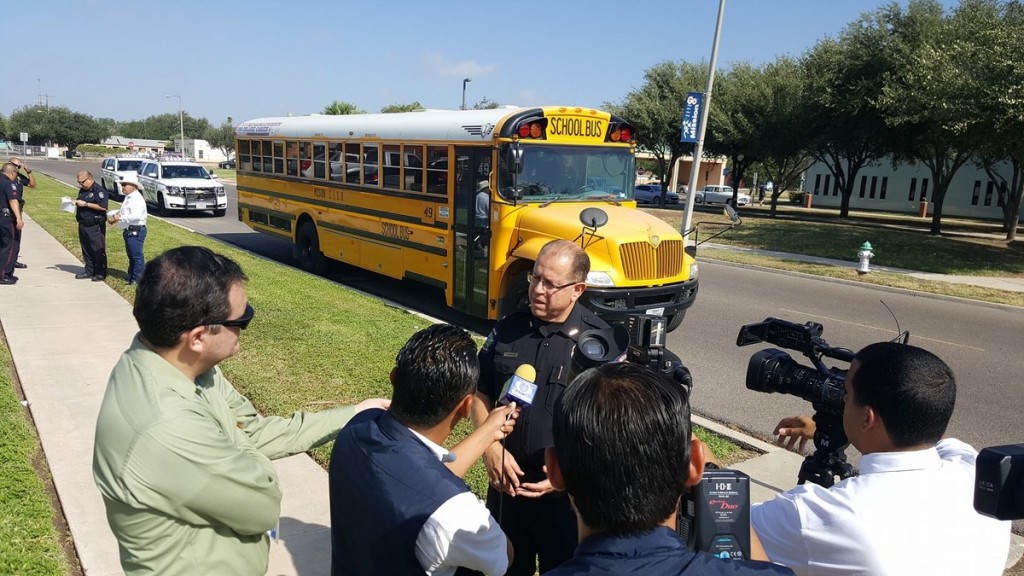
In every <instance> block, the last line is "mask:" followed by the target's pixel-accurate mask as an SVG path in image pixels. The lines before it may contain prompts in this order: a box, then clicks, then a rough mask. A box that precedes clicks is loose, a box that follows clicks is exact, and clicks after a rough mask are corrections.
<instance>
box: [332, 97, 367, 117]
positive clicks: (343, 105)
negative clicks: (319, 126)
mask: <svg viewBox="0 0 1024 576" xmlns="http://www.w3.org/2000/svg"><path fill="white" fill-rule="evenodd" d="M323 114H330V115H333V116H338V115H342V114H366V112H365V111H363V110H360V109H359V108H358V107H357V106H356V105H355V104H352V103H351V102H342V101H340V100H335V101H334V102H331V103H330V104H328V105H327V106H325V107H324V111H323Z"/></svg>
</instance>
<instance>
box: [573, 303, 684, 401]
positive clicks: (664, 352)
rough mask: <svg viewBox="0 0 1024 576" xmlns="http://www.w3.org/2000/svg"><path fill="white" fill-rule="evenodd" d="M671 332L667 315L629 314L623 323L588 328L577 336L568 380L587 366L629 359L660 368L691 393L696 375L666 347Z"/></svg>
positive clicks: (632, 362)
mask: <svg viewBox="0 0 1024 576" xmlns="http://www.w3.org/2000/svg"><path fill="white" fill-rule="evenodd" d="M666 336H668V330H667V323H666V319H665V317H664V316H629V317H627V318H626V321H625V323H624V324H615V325H613V326H612V327H610V328H604V329H594V330H587V331H585V332H583V333H581V334H580V335H579V337H578V338H577V339H576V348H575V350H573V354H572V361H571V364H570V369H569V380H568V381H569V382H572V381H573V380H574V379H575V378H576V376H578V375H579V374H580V373H582V372H583V371H584V370H587V369H588V368H595V367H597V366H600V365H602V364H606V363H608V362H622V361H626V362H629V363H631V364H639V365H640V366H646V367H648V368H650V369H651V370H656V371H658V372H661V373H663V374H665V375H667V376H669V377H670V378H672V379H673V380H675V381H676V382H678V383H680V384H681V385H682V386H683V387H684V388H686V393H687V396H689V394H690V391H691V389H692V388H693V378H692V377H691V376H690V370H689V368H687V367H686V366H685V365H684V364H683V362H682V360H680V359H679V356H676V355H675V354H673V353H672V351H670V350H668V349H666V348H665V338H666Z"/></svg>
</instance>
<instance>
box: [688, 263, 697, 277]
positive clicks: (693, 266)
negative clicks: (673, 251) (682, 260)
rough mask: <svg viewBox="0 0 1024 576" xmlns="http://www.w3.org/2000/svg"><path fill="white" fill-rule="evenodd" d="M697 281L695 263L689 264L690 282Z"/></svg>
mask: <svg viewBox="0 0 1024 576" xmlns="http://www.w3.org/2000/svg"><path fill="white" fill-rule="evenodd" d="M696 279H697V263H696V262H694V263H693V264H690V280H696Z"/></svg>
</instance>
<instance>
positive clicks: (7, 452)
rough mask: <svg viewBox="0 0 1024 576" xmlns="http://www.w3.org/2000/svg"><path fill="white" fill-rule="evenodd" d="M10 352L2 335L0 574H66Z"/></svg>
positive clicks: (40, 455) (38, 450) (36, 446)
mask: <svg viewBox="0 0 1024 576" xmlns="http://www.w3.org/2000/svg"><path fill="white" fill-rule="evenodd" d="M12 368H13V367H12V366H11V353H10V351H9V350H8V348H7V342H6V341H4V340H2V339H0V469H2V470H3V472H2V473H0V534H2V535H3V536H2V537H0V574H19V575H23V576H28V575H39V576H49V575H54V576H55V575H58V574H67V573H68V572H69V567H68V564H67V562H66V561H65V559H64V553H63V551H62V549H61V546H60V542H59V539H58V533H57V529H56V527H55V525H54V514H55V513H54V509H53V506H52V504H51V502H50V496H49V494H48V493H47V491H46V487H45V485H44V484H43V480H42V479H41V478H40V477H39V476H38V475H37V474H36V470H35V468H34V466H33V463H34V462H39V461H42V460H43V453H42V449H41V448H40V446H39V442H38V439H37V438H36V433H35V430H34V429H33V428H32V424H31V422H30V421H29V416H28V412H27V410H26V409H25V408H24V407H22V405H21V399H20V398H19V396H18V394H17V392H15V389H14V384H13V378H12Z"/></svg>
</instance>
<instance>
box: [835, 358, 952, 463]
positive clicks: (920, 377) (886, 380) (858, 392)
mask: <svg viewBox="0 0 1024 576" xmlns="http://www.w3.org/2000/svg"><path fill="white" fill-rule="evenodd" d="M853 362H855V363H856V364H857V366H856V370H854V371H853V378H852V379H851V381H850V388H851V389H852V390H853V400H854V402H855V403H856V404H857V405H858V406H871V407H872V408H874V409H875V411H876V412H878V415H879V416H881V418H882V422H883V423H885V429H886V431H887V432H888V433H889V440H890V441H892V443H893V445H895V446H896V447H899V448H910V447H913V446H922V445H925V444H934V443H936V442H938V441H939V440H941V439H942V435H943V434H945V433H946V426H947V425H948V424H949V419H950V417H951V416H952V415H953V407H954V405H955V404H956V379H955V378H954V376H953V370H951V369H950V367H949V366H947V365H946V363H945V362H943V361H942V360H940V359H939V357H938V356H936V355H934V354H932V353H931V352H929V351H927V350H924V349H922V348H918V347H916V346H910V345H908V344H899V343H896V342H877V343H875V344H870V345H868V346H866V347H865V348H863V349H862V350H861V351H860V352H857V355H856V356H854V358H853Z"/></svg>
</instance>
